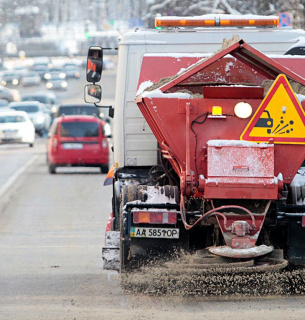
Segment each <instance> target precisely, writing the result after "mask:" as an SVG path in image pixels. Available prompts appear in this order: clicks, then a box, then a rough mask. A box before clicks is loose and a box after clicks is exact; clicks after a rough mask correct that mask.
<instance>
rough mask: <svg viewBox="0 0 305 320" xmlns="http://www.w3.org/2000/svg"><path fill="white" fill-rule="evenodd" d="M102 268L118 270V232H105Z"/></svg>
mask: <svg viewBox="0 0 305 320" xmlns="http://www.w3.org/2000/svg"><path fill="white" fill-rule="evenodd" d="M102 259H103V269H104V270H117V271H119V270H120V232H119V231H108V232H106V239H105V246H104V247H103V248H102Z"/></svg>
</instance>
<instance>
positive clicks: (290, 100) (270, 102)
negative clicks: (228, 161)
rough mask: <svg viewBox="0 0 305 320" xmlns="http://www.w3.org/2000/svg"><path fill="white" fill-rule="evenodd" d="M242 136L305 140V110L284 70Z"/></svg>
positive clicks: (278, 140)
mask: <svg viewBox="0 0 305 320" xmlns="http://www.w3.org/2000/svg"><path fill="white" fill-rule="evenodd" d="M240 139H241V140H247V141H253V142H270V141H272V142H273V143H283V144H305V113H304V110H303V108H302V106H301V105H300V103H299V101H298V99H297V98H296V96H295V94H294V92H293V90H292V88H291V86H290V84H289V82H288V80H287V78H286V77H285V76H284V75H283V74H280V75H279V76H278V77H277V78H276V80H275V81H274V83H273V85H272V87H271V88H270V90H269V91H268V93H267V95H266V97H265V98H264V100H263V102H262V103H261V105H260V106H259V107H258V109H257V111H256V113H255V114H254V116H253V117H252V119H251V120H250V122H249V123H248V125H247V127H246V129H245V130H244V132H243V133H242V135H241V136H240Z"/></svg>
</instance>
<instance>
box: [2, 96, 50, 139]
mask: <svg viewBox="0 0 305 320" xmlns="http://www.w3.org/2000/svg"><path fill="white" fill-rule="evenodd" d="M8 106H9V108H11V109H12V110H16V111H25V112H26V113H27V114H28V116H29V118H30V119H31V120H32V122H33V124H34V127H35V131H36V133H37V134H38V135H40V136H41V137H42V136H43V135H44V134H46V133H48V131H49V129H50V125H51V115H50V112H51V111H49V110H48V109H47V107H46V106H45V105H44V104H43V103H40V102H38V101H20V102H11V103H10V104H9V105H8Z"/></svg>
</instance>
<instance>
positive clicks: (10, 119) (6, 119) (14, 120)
mask: <svg viewBox="0 0 305 320" xmlns="http://www.w3.org/2000/svg"><path fill="white" fill-rule="evenodd" d="M17 122H25V118H24V117H23V116H18V115H13V116H1V117H0V123H17Z"/></svg>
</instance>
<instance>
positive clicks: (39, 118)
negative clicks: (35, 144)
mask: <svg viewBox="0 0 305 320" xmlns="http://www.w3.org/2000/svg"><path fill="white" fill-rule="evenodd" d="M35 120H36V121H35V122H36V123H42V122H43V121H44V117H43V116H37V117H36V119H35Z"/></svg>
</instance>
